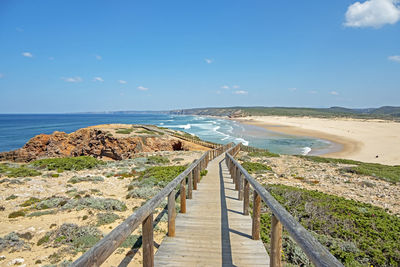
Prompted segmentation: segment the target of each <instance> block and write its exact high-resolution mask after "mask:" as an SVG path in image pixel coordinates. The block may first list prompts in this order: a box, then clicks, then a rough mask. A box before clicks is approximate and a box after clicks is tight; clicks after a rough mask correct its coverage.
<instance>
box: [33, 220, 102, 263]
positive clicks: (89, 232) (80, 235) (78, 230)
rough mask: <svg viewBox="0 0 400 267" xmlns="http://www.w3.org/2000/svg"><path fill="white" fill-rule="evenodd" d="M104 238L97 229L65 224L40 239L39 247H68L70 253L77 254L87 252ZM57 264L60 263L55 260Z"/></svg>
mask: <svg viewBox="0 0 400 267" xmlns="http://www.w3.org/2000/svg"><path fill="white" fill-rule="evenodd" d="M102 237H103V234H102V233H101V232H100V231H99V230H98V229H97V228H96V227H93V226H78V225H76V224H72V223H64V224H63V225H61V226H60V227H59V228H58V229H56V230H53V231H50V232H48V233H46V234H45V235H44V236H43V237H42V238H40V239H39V241H38V242H37V245H38V246H41V245H51V246H52V247H55V248H57V247H60V246H67V248H68V250H69V251H68V252H70V253H77V252H85V251H86V250H87V249H89V248H91V247H92V246H93V245H94V244H96V243H97V242H98V241H99V240H100V239H101V238H102ZM60 254H61V253H60ZM56 262H58V261H57V260H54V261H53V262H52V263H56Z"/></svg>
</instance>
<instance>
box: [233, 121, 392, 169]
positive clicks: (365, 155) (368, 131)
mask: <svg viewBox="0 0 400 267" xmlns="http://www.w3.org/2000/svg"><path fill="white" fill-rule="evenodd" d="M235 120H236V121H238V122H241V123H245V124H250V125H255V126H260V127H263V128H266V129H268V130H271V131H275V132H280V133H286V134H291V135H298V136H308V137H316V138H320V139H325V140H329V141H332V142H334V143H337V144H340V146H338V147H339V148H340V149H339V151H335V152H331V153H328V154H324V155H322V156H326V157H333V158H345V159H353V160H359V161H363V162H374V163H381V164H387V165H400V123H397V122H392V121H385V120H360V119H348V118H329V119H325V118H310V117H284V116H251V117H244V118H235ZM377 156H378V157H377Z"/></svg>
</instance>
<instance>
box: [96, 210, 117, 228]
mask: <svg viewBox="0 0 400 267" xmlns="http://www.w3.org/2000/svg"><path fill="white" fill-rule="evenodd" d="M96 216H97V226H100V225H105V224H110V223H113V222H115V221H116V220H118V219H119V216H118V215H117V214H115V213H112V212H106V213H98V214H97V215H96Z"/></svg>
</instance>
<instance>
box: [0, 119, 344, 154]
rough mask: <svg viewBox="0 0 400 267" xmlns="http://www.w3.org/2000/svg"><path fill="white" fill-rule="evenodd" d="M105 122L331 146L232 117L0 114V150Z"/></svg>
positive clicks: (299, 146) (280, 146)
mask: <svg viewBox="0 0 400 267" xmlns="http://www.w3.org/2000/svg"><path fill="white" fill-rule="evenodd" d="M108 123H127V124H152V125H157V126H161V127H167V128H170V129H174V130H182V131H185V132H188V133H190V134H193V135H197V136H199V137H200V138H201V139H204V140H207V141H212V142H216V143H221V144H227V143H229V142H234V143H239V142H241V143H243V144H244V145H249V146H254V147H259V148H266V149H269V150H270V151H271V152H275V153H283V154H302V155H306V154H321V153H326V152H329V151H332V150H334V149H335V147H336V146H335V144H333V143H331V142H329V141H327V140H322V139H316V138H308V137H297V136H292V135H286V134H280V133H277V132H273V131H269V130H266V129H264V128H261V127H257V126H251V125H245V124H241V123H238V122H236V121H232V120H226V119H221V118H211V117H203V116H182V115H168V114H0V151H9V150H14V149H18V148H20V147H22V146H23V145H24V144H25V143H26V142H27V141H28V140H29V139H30V138H32V137H34V136H35V135H38V134H41V133H45V134H51V133H53V132H54V131H62V132H66V133H71V132H74V131H76V130H78V129H80V128H84V127H88V126H92V125H98V124H108Z"/></svg>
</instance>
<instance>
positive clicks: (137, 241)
mask: <svg viewBox="0 0 400 267" xmlns="http://www.w3.org/2000/svg"><path fill="white" fill-rule="evenodd" d="M141 245H142V238H141V236H138V235H130V236H128V238H127V239H125V241H124V242H123V243H122V244H121V245H120V247H123V248H140V246H141Z"/></svg>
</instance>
